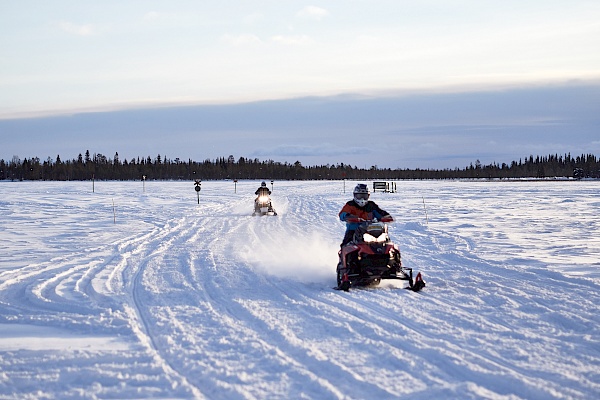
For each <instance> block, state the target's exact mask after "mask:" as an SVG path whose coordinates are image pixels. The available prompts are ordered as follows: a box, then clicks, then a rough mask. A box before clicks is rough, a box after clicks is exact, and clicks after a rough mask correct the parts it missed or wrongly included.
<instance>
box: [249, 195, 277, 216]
mask: <svg viewBox="0 0 600 400" xmlns="http://www.w3.org/2000/svg"><path fill="white" fill-rule="evenodd" d="M257 215H277V212H276V211H275V209H274V208H273V205H272V204H271V198H270V197H269V196H267V195H260V196H258V197H257V198H256V199H255V200H254V212H253V213H252V216H253V217H254V216H257Z"/></svg>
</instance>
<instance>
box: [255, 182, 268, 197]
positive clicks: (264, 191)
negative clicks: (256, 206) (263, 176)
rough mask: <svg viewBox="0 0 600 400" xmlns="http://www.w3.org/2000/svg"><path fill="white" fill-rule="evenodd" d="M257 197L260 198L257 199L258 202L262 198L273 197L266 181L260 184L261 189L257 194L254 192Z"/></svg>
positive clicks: (257, 190)
mask: <svg viewBox="0 0 600 400" xmlns="http://www.w3.org/2000/svg"><path fill="white" fill-rule="evenodd" d="M254 194H255V195H257V196H258V197H257V198H256V200H258V198H259V197H260V196H267V197H268V196H270V195H271V191H270V190H269V188H268V187H267V184H266V183H265V181H263V182H262V183H261V184H260V187H259V188H258V189H256V192H254Z"/></svg>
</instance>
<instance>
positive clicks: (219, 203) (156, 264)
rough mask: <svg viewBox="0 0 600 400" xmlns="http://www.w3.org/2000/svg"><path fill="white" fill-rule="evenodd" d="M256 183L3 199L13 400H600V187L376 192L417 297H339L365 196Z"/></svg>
mask: <svg viewBox="0 0 600 400" xmlns="http://www.w3.org/2000/svg"><path fill="white" fill-rule="evenodd" d="M368 183H369V185H370V182H368ZM258 184H259V182H254V181H242V182H238V184H237V192H234V184H233V182H203V183H202V191H201V192H200V198H201V203H200V204H198V203H197V198H196V192H195V191H194V186H193V183H192V182H146V184H145V191H144V190H143V185H142V182H96V183H95V188H94V189H95V191H94V192H92V183H91V182H0V398H1V399H46V398H48V399H75V398H77V399H78V398H89V399H94V398H102V399H115V398H119V399H121V398H130V399H138V398H144V399H145V398H183V399H191V398H194V399H195V398H207V399H299V398H304V399H387V398H402V399H419V400H422V399H543V400H546V399H599V398H600V182H398V192H397V193H375V194H373V195H372V199H373V200H375V201H376V202H378V203H379V205H380V206H382V207H383V208H384V209H386V210H387V211H389V212H390V213H391V214H392V215H394V217H395V218H396V222H395V223H394V224H393V225H391V227H390V233H391V236H392V239H394V240H395V241H396V242H397V243H398V244H399V246H400V248H401V250H402V255H403V262H404V265H405V266H407V267H412V268H413V269H414V270H415V271H421V272H422V273H423V276H424V278H425V280H426V281H427V287H426V288H425V289H423V291H421V292H420V293H413V292H411V291H409V290H402V288H403V287H404V286H405V285H406V282H395V281H384V282H382V284H381V285H380V286H379V287H377V288H368V289H357V290H351V291H350V292H348V293H345V292H341V291H335V290H332V287H333V286H334V285H335V265H336V261H337V250H338V246H339V242H340V241H341V238H342V236H343V231H344V225H343V224H342V223H341V222H340V221H339V220H338V217H337V214H338V211H339V209H340V208H341V206H342V205H343V203H344V202H345V201H347V200H349V199H350V198H351V194H350V193H351V191H352V187H353V186H354V184H355V183H354V182H346V183H345V191H346V192H345V193H344V183H343V182H327V181H326V182H275V183H274V191H273V196H272V198H273V204H274V206H275V208H276V209H277V211H278V213H279V215H278V216H276V217H251V216H250V214H251V211H252V201H253V197H254V194H253V193H254V190H255V189H256V188H257V187H258ZM113 204H114V206H113Z"/></svg>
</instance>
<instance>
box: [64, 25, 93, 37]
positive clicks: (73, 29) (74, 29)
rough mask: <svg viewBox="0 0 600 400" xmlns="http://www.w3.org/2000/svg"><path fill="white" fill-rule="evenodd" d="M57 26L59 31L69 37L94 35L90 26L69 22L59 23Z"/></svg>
mask: <svg viewBox="0 0 600 400" xmlns="http://www.w3.org/2000/svg"><path fill="white" fill-rule="evenodd" d="M58 26H59V27H60V29H61V30H63V31H64V32H67V33H68V34H71V35H77V36H90V35H93V34H94V27H93V25H91V24H85V25H77V24H73V23H71V22H61V23H59V24H58Z"/></svg>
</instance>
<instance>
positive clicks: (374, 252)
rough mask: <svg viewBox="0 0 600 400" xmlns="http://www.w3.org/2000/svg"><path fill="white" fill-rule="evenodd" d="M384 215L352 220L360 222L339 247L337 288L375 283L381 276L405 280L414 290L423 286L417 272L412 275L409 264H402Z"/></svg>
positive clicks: (382, 277) (378, 281) (423, 283)
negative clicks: (345, 241) (371, 218)
mask: <svg viewBox="0 0 600 400" xmlns="http://www.w3.org/2000/svg"><path fill="white" fill-rule="evenodd" d="M390 221H391V218H390V219H387V218H386V217H384V218H382V219H381V220H380V221H377V220H370V221H365V220H362V219H361V220H352V221H351V222H360V225H359V226H358V228H357V229H356V231H355V233H354V238H353V240H352V241H351V242H350V243H348V244H347V245H345V246H344V247H342V249H341V250H340V253H341V254H340V256H341V263H340V264H339V265H338V267H337V284H338V286H337V288H336V289H339V290H344V291H348V290H350V287H355V286H374V285H378V284H379V283H380V282H381V280H382V279H399V280H405V281H408V287H406V288H405V289H411V290H413V291H415V292H418V291H419V290H421V289H423V288H424V287H425V281H424V280H423V278H422V277H421V273H420V272H419V273H418V274H417V276H416V277H415V278H414V279H413V271H412V268H405V267H403V266H402V260H401V256H400V250H399V249H398V246H396V244H394V243H393V242H392V241H391V240H390V237H389V235H388V227H387V222H390Z"/></svg>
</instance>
